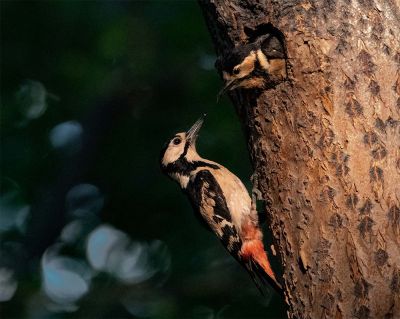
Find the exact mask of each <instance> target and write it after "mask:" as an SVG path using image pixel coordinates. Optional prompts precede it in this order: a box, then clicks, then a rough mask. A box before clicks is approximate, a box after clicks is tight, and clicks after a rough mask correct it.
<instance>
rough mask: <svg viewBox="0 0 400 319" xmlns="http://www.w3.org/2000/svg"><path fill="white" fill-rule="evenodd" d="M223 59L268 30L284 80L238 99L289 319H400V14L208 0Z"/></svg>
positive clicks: (350, 5)
mask: <svg viewBox="0 0 400 319" xmlns="http://www.w3.org/2000/svg"><path fill="white" fill-rule="evenodd" d="M200 5H201V7H202V9H203V11H204V15H205V19H206V22H207V25H208V27H209V30H210V33H211V36H212V38H213V41H214V44H215V47H216V51H217V53H218V54H219V55H220V54H222V53H224V52H227V51H229V50H231V49H232V47H234V46H240V45H243V44H246V43H248V42H249V41H251V39H252V38H254V36H258V35H261V34H262V32H265V30H266V29H268V28H272V27H274V28H277V29H278V30H280V31H281V32H282V34H283V36H284V40H285V44H286V50H287V71H288V78H287V80H286V81H284V82H282V83H280V84H278V85H276V86H275V87H273V88H269V89H266V90H263V91H255V90H241V91H239V90H236V91H234V92H232V93H231V94H230V97H231V99H232V101H233V103H234V104H235V106H236V108H237V111H238V113H239V115H240V118H241V121H242V123H243V126H244V128H245V130H246V132H247V138H248V145H249V150H250V154H251V158H252V162H253V165H254V168H255V171H256V172H257V174H258V182H259V185H258V188H259V189H260V190H261V192H262V194H263V196H264V198H265V206H266V211H267V214H268V216H267V217H268V219H269V221H270V229H271V231H272V233H273V235H274V238H275V241H276V242H275V244H276V245H275V249H276V250H277V251H278V253H279V254H280V257H281V261H282V268H283V273H284V274H283V278H284V282H285V290H286V291H285V294H286V302H287V303H288V304H289V309H290V311H289V313H288V316H289V317H290V318H313V319H314V318H363V319H365V318H400V71H399V68H400V4H399V2H398V1H397V0H387V1H374V0H357V1H356V0H319V1H307V0H306V1H298V0H294V1H276V0H265V1H250V0H221V1H218V0H206V1H200Z"/></svg>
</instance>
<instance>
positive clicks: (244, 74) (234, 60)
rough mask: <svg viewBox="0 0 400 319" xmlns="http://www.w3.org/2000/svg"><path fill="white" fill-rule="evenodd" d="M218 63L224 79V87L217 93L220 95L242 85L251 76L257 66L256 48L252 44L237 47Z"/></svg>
mask: <svg viewBox="0 0 400 319" xmlns="http://www.w3.org/2000/svg"><path fill="white" fill-rule="evenodd" d="M218 63H219V67H220V69H221V71H222V77H223V79H224V87H223V88H222V90H221V91H220V92H219V94H218V96H221V95H222V94H224V93H225V92H227V91H231V90H234V89H236V88H240V87H243V86H244V85H245V84H246V82H247V81H248V80H249V79H251V78H252V77H253V72H254V71H255V69H256V66H257V65H256V63H257V49H256V47H255V46H254V45H252V44H250V45H245V46H240V47H237V48H235V49H233V50H232V51H231V52H229V54H227V55H225V56H223V57H222V58H221V59H220V60H219V61H218Z"/></svg>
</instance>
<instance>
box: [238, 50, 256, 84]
mask: <svg viewBox="0 0 400 319" xmlns="http://www.w3.org/2000/svg"><path fill="white" fill-rule="evenodd" d="M255 61H256V53H255V52H254V51H251V52H250V55H249V56H247V57H246V58H245V59H244V60H243V62H242V63H241V64H240V66H239V68H240V73H239V75H238V78H242V77H244V76H247V75H249V74H250V73H251V72H252V71H253V70H254V64H255Z"/></svg>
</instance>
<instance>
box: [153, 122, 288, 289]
mask: <svg viewBox="0 0 400 319" xmlns="http://www.w3.org/2000/svg"><path fill="white" fill-rule="evenodd" d="M203 120H204V117H202V118H200V119H199V120H198V121H197V122H196V123H195V124H194V125H193V126H192V127H191V128H190V129H189V131H187V132H186V133H185V132H182V133H177V134H175V135H174V136H173V137H172V138H171V139H170V140H169V141H168V143H167V144H166V145H165V147H164V148H163V150H162V152H161V159H160V161H161V169H162V171H163V172H164V173H166V174H167V175H168V176H169V177H170V178H172V179H173V180H174V181H176V182H178V184H179V185H180V187H181V188H182V190H183V192H184V193H185V194H186V195H187V196H188V198H189V200H190V202H191V204H192V207H193V210H194V211H195V213H196V214H197V216H198V217H199V219H200V220H202V221H203V223H205V225H206V226H207V227H208V228H209V229H210V230H211V231H212V232H213V233H214V234H215V235H216V236H217V237H218V239H219V240H220V241H221V242H222V244H223V245H224V247H225V248H226V249H227V250H228V252H229V253H230V254H231V255H232V256H233V257H234V258H235V259H236V260H237V261H239V262H240V263H241V264H242V265H243V266H244V267H245V269H246V270H247V271H248V272H249V273H250V275H251V277H252V278H253V280H254V281H255V283H256V285H257V287H258V288H261V285H262V284H263V283H265V282H269V283H270V284H271V285H273V286H274V287H275V288H277V289H278V290H279V289H280V285H279V284H278V282H277V281H276V278H275V274H274V272H273V271H272V268H271V266H270V264H269V261H268V257H267V254H266V252H265V250H264V246H263V243H262V233H261V230H260V228H259V225H258V216H257V212H256V211H254V210H253V209H252V202H251V199H250V196H249V194H248V192H247V190H246V188H245V186H244V185H243V183H242V182H241V181H240V179H239V178H238V177H236V176H235V175H234V174H233V173H231V172H230V171H229V170H228V169H226V168H225V167H223V166H222V165H220V164H218V163H215V162H213V161H210V160H207V159H204V158H202V157H201V156H200V155H199V154H198V153H197V151H196V139H197V136H198V133H199V130H200V128H201V125H202V123H203ZM260 290H261V289H260Z"/></svg>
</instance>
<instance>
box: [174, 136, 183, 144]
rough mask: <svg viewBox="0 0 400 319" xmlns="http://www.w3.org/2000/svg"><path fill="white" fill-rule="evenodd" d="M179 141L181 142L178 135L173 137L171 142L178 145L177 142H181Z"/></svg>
mask: <svg viewBox="0 0 400 319" xmlns="http://www.w3.org/2000/svg"><path fill="white" fill-rule="evenodd" d="M181 142H182V139H181V138H180V137H177V138H174V139H173V141H172V143H174V144H175V145H179V144H181Z"/></svg>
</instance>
